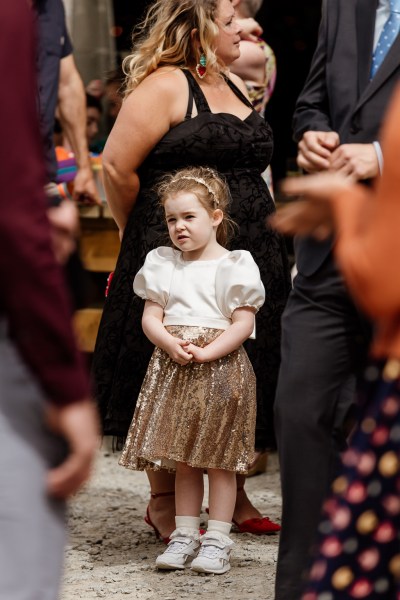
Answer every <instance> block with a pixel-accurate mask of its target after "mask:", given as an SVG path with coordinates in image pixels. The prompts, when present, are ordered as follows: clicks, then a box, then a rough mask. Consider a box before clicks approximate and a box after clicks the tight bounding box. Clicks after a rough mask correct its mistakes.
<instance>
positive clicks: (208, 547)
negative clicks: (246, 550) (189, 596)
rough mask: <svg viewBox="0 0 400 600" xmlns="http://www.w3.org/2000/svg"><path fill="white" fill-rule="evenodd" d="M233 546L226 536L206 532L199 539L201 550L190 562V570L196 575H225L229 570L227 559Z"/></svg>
mask: <svg viewBox="0 0 400 600" xmlns="http://www.w3.org/2000/svg"><path fill="white" fill-rule="evenodd" d="M233 545H234V544H233V542H232V540H231V539H230V538H229V537H228V536H227V535H224V534H223V533H219V532H218V531H208V532H207V533H205V534H204V535H203V536H202V538H201V548H200V551H199V553H198V555H197V557H196V558H195V559H194V560H193V562H192V570H193V571H197V573H216V574H222V573H226V572H227V571H229V569H230V568H231V565H230V562H229V557H230V554H231V549H232V546H233Z"/></svg>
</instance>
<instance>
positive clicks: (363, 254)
mask: <svg viewBox="0 0 400 600" xmlns="http://www.w3.org/2000/svg"><path fill="white" fill-rule="evenodd" d="M382 141H383V144H382V150H383V156H384V159H385V170H384V172H383V175H382V177H380V178H379V179H378V180H377V181H376V184H375V186H374V187H373V188H372V189H369V188H367V187H366V186H361V185H359V186H355V187H354V188H352V189H350V190H349V191H348V192H346V193H344V194H341V195H340V197H336V198H333V207H334V213H335V217H336V223H337V227H338V230H339V231H340V235H339V237H338V239H337V243H336V246H335V253H336V255H337V258H338V261H339V264H340V269H341V272H342V273H343V274H344V276H345V279H346V282H347V284H348V286H349V288H350V290H351V292H352V294H353V295H354V297H355V298H356V299H357V301H358V303H359V304H360V305H361V306H362V307H363V309H364V310H365V312H366V313H367V314H369V315H370V316H371V317H372V318H373V320H374V321H375V325H376V327H375V332H376V337H375V342H374V346H373V351H374V354H375V355H376V356H378V357H380V358H382V357H395V358H398V359H400V262H399V256H400V236H399V230H400V202H399V190H400V169H399V154H400V87H399V89H398V91H397V92H396V94H395V98H394V100H393V105H392V107H391V109H390V112H389V114H388V119H387V122H386V125H385V127H384V130H383V140H382Z"/></svg>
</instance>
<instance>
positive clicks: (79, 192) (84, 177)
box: [74, 166, 101, 205]
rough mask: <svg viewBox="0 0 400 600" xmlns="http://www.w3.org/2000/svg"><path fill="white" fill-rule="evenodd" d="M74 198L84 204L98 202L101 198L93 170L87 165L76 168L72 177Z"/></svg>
mask: <svg viewBox="0 0 400 600" xmlns="http://www.w3.org/2000/svg"><path fill="white" fill-rule="evenodd" d="M74 200H75V201H76V202H82V203H85V204H99V205H101V200H100V197H99V192H98V191H97V187H96V184H95V181H94V177H93V171H92V169H91V168H90V166H89V167H84V168H81V169H78V172H77V174H76V177H75V179H74Z"/></svg>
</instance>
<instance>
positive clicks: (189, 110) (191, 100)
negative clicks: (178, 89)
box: [185, 84, 193, 121]
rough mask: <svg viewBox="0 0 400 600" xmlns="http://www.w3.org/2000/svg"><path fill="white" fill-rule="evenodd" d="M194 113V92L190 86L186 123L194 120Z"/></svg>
mask: <svg viewBox="0 0 400 600" xmlns="http://www.w3.org/2000/svg"><path fill="white" fill-rule="evenodd" d="M192 113H193V90H192V86H191V85H190V84H189V100H188V105H187V111H186V115H185V121H187V120H188V119H191V118H192Z"/></svg>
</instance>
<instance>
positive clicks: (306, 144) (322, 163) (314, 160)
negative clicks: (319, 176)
mask: <svg viewBox="0 0 400 600" xmlns="http://www.w3.org/2000/svg"><path fill="white" fill-rule="evenodd" d="M338 145H339V135H338V134H337V133H336V132H335V131H306V132H305V133H304V134H303V137H302V138H301V140H300V142H299V146H298V154H297V164H298V165H299V167H300V168H301V169H304V170H305V171H307V172H308V173H316V172H318V171H324V170H327V169H329V167H330V166H331V165H330V158H331V154H332V152H333V151H334V150H335V148H337V146H338Z"/></svg>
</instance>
